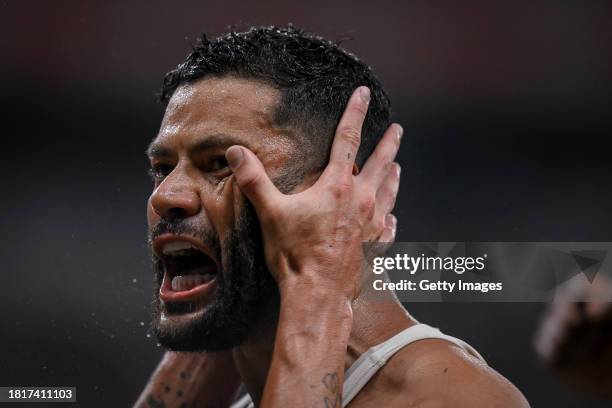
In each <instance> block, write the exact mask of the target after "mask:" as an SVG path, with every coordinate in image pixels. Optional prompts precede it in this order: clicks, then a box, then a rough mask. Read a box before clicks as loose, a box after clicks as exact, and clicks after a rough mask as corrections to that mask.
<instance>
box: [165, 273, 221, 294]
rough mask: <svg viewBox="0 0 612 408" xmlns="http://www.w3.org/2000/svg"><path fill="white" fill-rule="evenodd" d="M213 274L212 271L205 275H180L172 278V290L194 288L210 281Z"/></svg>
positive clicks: (178, 290) (179, 290)
mask: <svg viewBox="0 0 612 408" xmlns="http://www.w3.org/2000/svg"><path fill="white" fill-rule="evenodd" d="M212 279H213V275H212V274H210V273H207V274H204V275H199V274H198V275H179V276H175V277H174V278H172V290H173V291H176V292H181V291H183V290H189V289H193V288H195V287H196V286H198V285H201V284H203V283H206V282H210V281H211V280H212Z"/></svg>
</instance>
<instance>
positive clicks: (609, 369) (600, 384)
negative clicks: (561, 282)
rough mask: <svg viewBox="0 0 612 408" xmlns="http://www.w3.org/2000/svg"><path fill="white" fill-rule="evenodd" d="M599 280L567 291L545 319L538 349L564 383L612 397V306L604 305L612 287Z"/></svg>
mask: <svg viewBox="0 0 612 408" xmlns="http://www.w3.org/2000/svg"><path fill="white" fill-rule="evenodd" d="M598 281H599V283H597V281H596V282H595V283H593V284H589V283H586V282H585V281H576V283H573V284H572V285H570V286H569V287H568V288H566V292H564V293H562V294H561V295H560V297H561V299H556V300H555V302H554V303H552V304H551V306H550V308H549V310H548V311H547V313H546V315H545V317H544V319H543V320H542V323H541V325H540V328H539V331H538V333H537V335H536V338H535V348H536V351H537V353H538V355H539V357H540V358H541V359H542V360H543V361H544V363H545V364H546V365H547V366H548V367H549V368H550V369H551V370H552V371H553V372H554V373H555V374H557V376H559V377H560V379H561V380H562V381H565V382H567V383H569V384H570V385H573V386H575V387H577V388H580V389H583V390H585V391H590V392H594V393H598V394H601V395H607V396H608V397H612V303H607V302H601V300H602V299H609V298H610V291H612V285H611V284H610V282H607V281H604V280H603V278H600V279H598ZM576 298H580V299H587V300H588V299H598V300H599V301H593V302H576V301H575V299H576Z"/></svg>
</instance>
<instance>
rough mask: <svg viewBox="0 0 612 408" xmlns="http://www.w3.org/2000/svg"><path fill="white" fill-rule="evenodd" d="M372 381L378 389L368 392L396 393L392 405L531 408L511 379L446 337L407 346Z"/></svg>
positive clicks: (428, 407) (432, 407) (423, 407)
mask: <svg viewBox="0 0 612 408" xmlns="http://www.w3.org/2000/svg"><path fill="white" fill-rule="evenodd" d="M376 380H377V381H375V382H376V383H377V385H378V386H377V387H376V388H378V390H377V391H378V392H376V391H375V390H374V389H372V390H371V391H373V392H374V394H378V395H381V394H382V395H384V394H387V393H389V394H391V395H394V397H393V398H392V401H387V402H389V403H390V404H388V406H391V407H393V406H402V407H405V406H412V407H422V408H437V407H449V406H452V407H457V408H463V407H466V408H467V407H470V408H473V407H492V408H493V407H499V408H523V407H529V403H528V402H527V400H526V399H525V397H524V396H523V395H522V394H521V392H520V391H519V390H518V389H517V388H516V387H515V386H514V385H512V383H510V381H508V380H507V379H506V378H504V377H503V376H501V375H500V374H499V373H498V372H496V371H495V370H493V369H492V368H491V367H489V366H488V365H487V364H486V363H484V362H483V361H481V360H479V359H477V358H476V357H473V356H472V355H470V354H468V353H467V352H466V351H465V350H463V349H462V348H460V347H459V346H457V345H455V344H453V343H450V342H448V341H445V340H438V339H425V340H419V341H417V342H414V343H412V344H410V345H408V346H406V347H405V348H403V349H402V350H400V351H399V352H398V353H397V354H396V355H395V356H393V357H392V358H391V359H390V360H389V362H388V363H387V365H386V366H385V368H384V369H383V370H381V371H380V372H379V375H378V378H377V379H376ZM372 385H374V384H372ZM385 390H387V391H385ZM379 392H380V394H379ZM389 394H388V395H389ZM383 398H384V397H383ZM384 399H387V398H384Z"/></svg>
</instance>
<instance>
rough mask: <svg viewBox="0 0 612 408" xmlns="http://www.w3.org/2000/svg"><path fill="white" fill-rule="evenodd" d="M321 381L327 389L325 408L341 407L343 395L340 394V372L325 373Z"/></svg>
mask: <svg viewBox="0 0 612 408" xmlns="http://www.w3.org/2000/svg"><path fill="white" fill-rule="evenodd" d="M321 382H322V383H323V385H324V386H325V390H326V395H324V396H323V406H324V407H325V408H341V407H342V395H341V394H340V380H339V377H338V373H328V374H325V376H324V377H323V380H322V381H321Z"/></svg>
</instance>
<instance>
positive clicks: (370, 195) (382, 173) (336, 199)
mask: <svg viewBox="0 0 612 408" xmlns="http://www.w3.org/2000/svg"><path fill="white" fill-rule="evenodd" d="M369 99H370V92H369V90H368V89H367V88H366V87H360V88H358V89H357V90H356V91H355V92H354V93H353V95H352V96H351V98H350V99H349V102H348V104H347V107H346V110H345V112H344V114H343V116H342V118H341V120H340V123H339V125H338V127H337V130H336V135H335V137H334V141H333V145H332V149H331V156H330V161H329V164H328V166H327V167H326V168H325V170H324V171H323V173H322V174H321V176H320V177H319V179H318V180H317V181H316V182H315V183H314V184H313V185H312V186H311V187H310V188H308V189H306V190H304V191H302V192H299V193H296V194H289V195H285V194H283V193H281V192H280V191H279V190H278V189H277V188H276V187H275V186H274V184H273V183H272V181H271V180H270V179H269V178H268V176H267V174H266V172H265V169H264V167H263V165H262V164H261V162H260V161H259V159H258V158H257V157H256V156H255V154H254V153H252V152H251V151H250V150H248V149H246V148H244V147H242V146H232V147H230V148H229V149H228V150H227V152H226V158H227V160H228V162H229V164H230V166H231V168H232V170H233V173H234V176H235V177H236V181H237V184H238V186H239V188H240V190H241V191H242V193H243V194H245V195H246V197H247V198H248V199H249V200H250V201H251V203H252V204H253V206H254V207H255V210H256V212H257V216H258V218H259V220H260V223H261V227H262V234H263V240H264V248H265V257H266V263H267V265H268V268H269V269H270V272H271V273H272V274H273V276H274V278H275V279H276V281H277V283H278V285H279V289H280V291H281V296H282V294H283V292H284V290H285V289H286V288H287V287H295V286H294V284H297V286H298V287H301V288H304V287H307V288H321V289H323V290H324V291H325V293H334V294H338V295H341V296H344V297H346V298H347V299H348V300H353V299H354V298H355V297H356V296H357V294H358V291H359V288H358V286H359V280H360V276H361V271H362V263H363V261H364V259H363V250H362V242H363V241H381V242H390V241H392V240H393V239H394V238H395V228H396V220H395V217H393V215H391V214H390V212H391V210H392V209H393V207H394V205H395V198H396V195H397V191H398V187H399V170H400V168H399V165H398V164H397V163H393V160H394V159H395V156H396V154H397V151H398V149H399V144H400V139H401V135H402V128H401V127H400V126H399V125H396V124H394V125H391V126H390V127H389V129H388V130H387V131H386V132H385V135H384V136H383V138H382V140H381V141H380V143H379V144H378V146H377V147H376V149H375V151H374V153H373V154H372V155H371V157H370V158H369V159H368V161H367V162H366V164H365V165H364V167H363V169H362V171H361V172H360V173H359V174H357V175H354V174H353V173H354V168H355V156H356V154H357V150H358V148H359V144H360V140H361V128H362V125H363V121H364V119H365V116H366V113H367V109H368V103H369Z"/></svg>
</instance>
